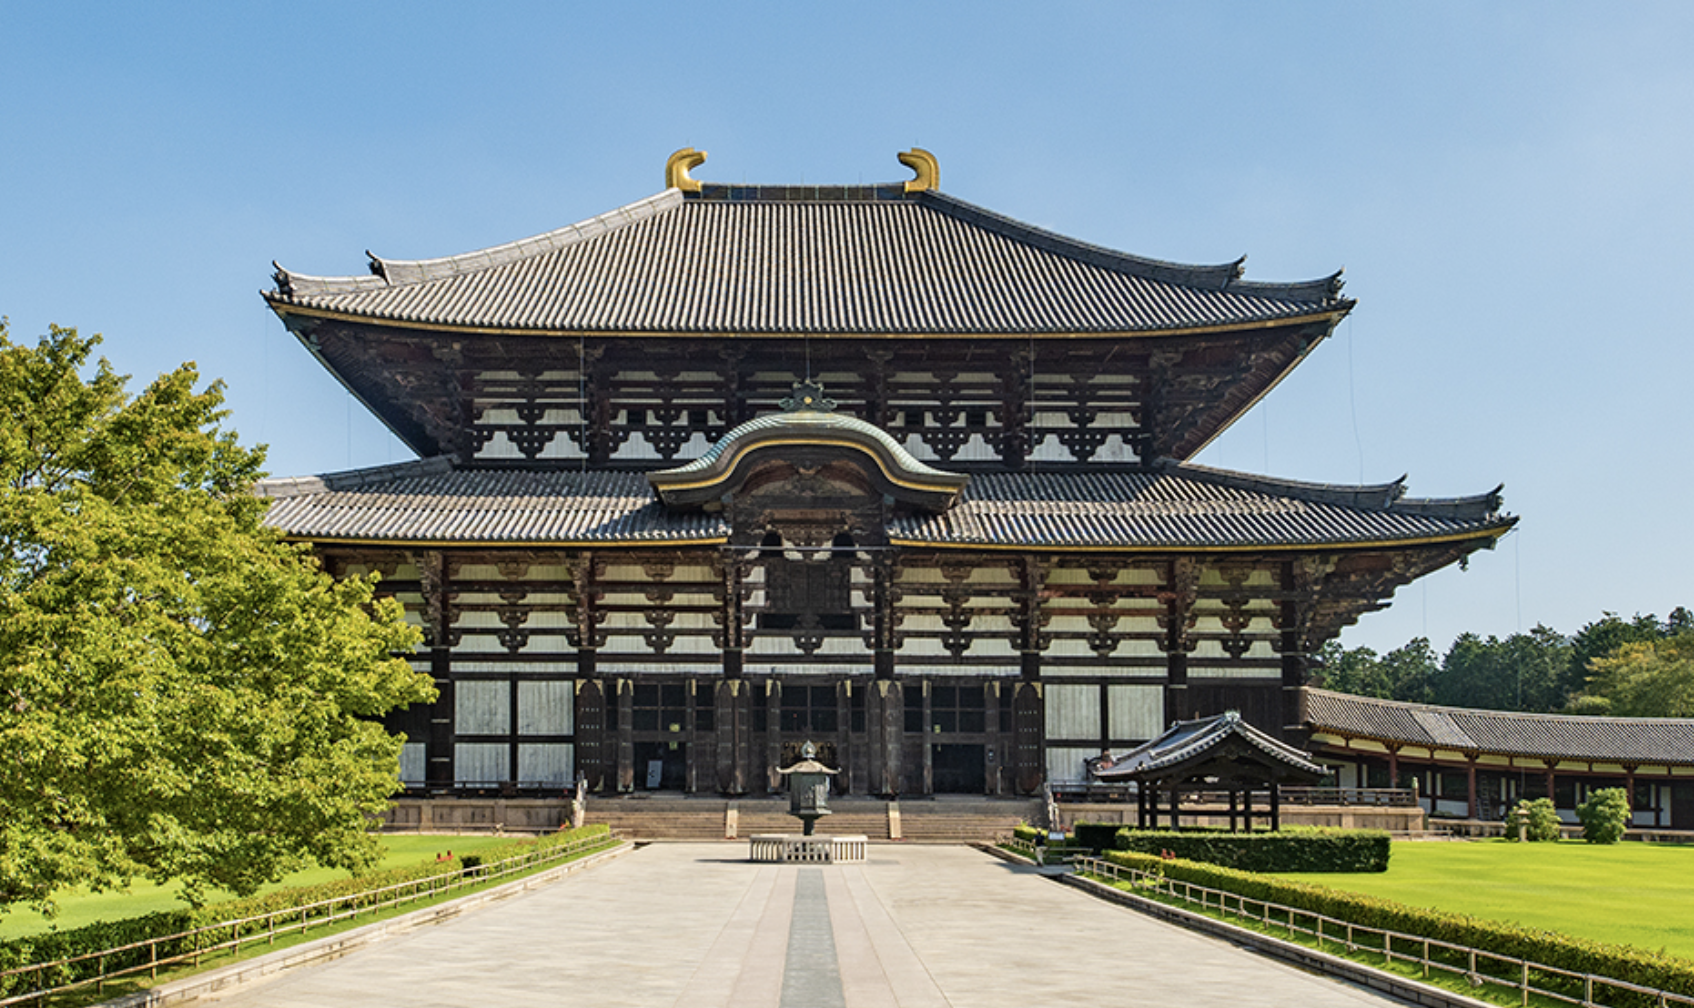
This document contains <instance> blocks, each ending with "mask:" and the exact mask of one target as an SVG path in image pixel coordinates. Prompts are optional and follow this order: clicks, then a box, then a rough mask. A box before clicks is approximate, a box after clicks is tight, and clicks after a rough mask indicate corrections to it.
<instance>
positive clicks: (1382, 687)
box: [1316, 640, 1389, 699]
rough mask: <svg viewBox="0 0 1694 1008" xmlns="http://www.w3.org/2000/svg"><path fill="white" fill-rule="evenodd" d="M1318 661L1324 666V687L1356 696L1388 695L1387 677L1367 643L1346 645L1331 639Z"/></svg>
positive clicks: (1321, 649) (1324, 646)
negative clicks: (1358, 645)
mask: <svg viewBox="0 0 1694 1008" xmlns="http://www.w3.org/2000/svg"><path fill="white" fill-rule="evenodd" d="M1316 664H1317V666H1318V667H1319V668H1320V669H1322V674H1323V688H1324V689H1330V690H1335V691H1336V692H1337V693H1352V694H1353V695H1355V696H1368V697H1382V698H1385V699H1386V698H1387V696H1388V686H1389V684H1388V677H1387V676H1386V675H1385V674H1384V673H1383V669H1382V663H1381V662H1380V661H1378V660H1377V657H1376V652H1375V651H1373V650H1371V649H1370V648H1368V647H1361V648H1344V647H1342V646H1341V642H1340V641H1333V640H1332V641H1328V642H1326V643H1325V644H1324V645H1323V646H1322V647H1321V648H1319V649H1318V653H1317V662H1316Z"/></svg>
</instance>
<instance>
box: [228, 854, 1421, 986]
mask: <svg viewBox="0 0 1694 1008" xmlns="http://www.w3.org/2000/svg"><path fill="white" fill-rule="evenodd" d="M745 854H746V845H745V844H655V845H653V846H649V847H646V848H644V849H642V850H639V851H636V852H635V853H633V854H631V855H629V856H627V857H623V858H620V859H617V860H615V861H612V862H610V863H608V864H606V865H604V866H601V867H599V868H595V869H593V870H591V871H588V872H584V873H582V874H580V875H574V876H571V877H570V878H567V879H565V880H563V881H560V882H558V883H556V884H554V885H552V886H549V887H546V888H543V889H539V890H537V891H535V892H533V893H530V894H527V895H524V896H520V897H516V898H513V899H509V900H503V901H500V902H498V903H494V904H491V905H489V906H487V907H484V908H481V909H478V910H475V911H473V912H470V913H468V914H466V915H464V916H462V917H459V918H457V919H455V920H454V921H452V922H451V923H448V924H443V925H440V926H435V927H428V928H422V929H419V930H417V931H413V932H411V933H409V934H406V935H403V936H401V937H398V938H395V939H392V940H390V941H387V942H383V943H381V944H378V945H374V946H371V947H369V948H366V949H364V950H362V951H359V952H356V953H353V954H352V955H349V956H347V957H346V958H343V959H339V960H335V961H333V962H328V963H324V964H321V965H317V966H310V967H304V968H301V969H297V970H294V971H291V972H288V973H285V974H282V975H280V976H279V977H277V978H275V979H271V980H268V981H265V982H261V983H257V984H254V985H251V986H248V987H245V988H241V989H238V990H236V991H233V992H230V993H226V994H224V995H223V996H221V997H214V998H208V999H206V1000H205V1001H203V1002H202V1003H207V1004H213V1003H215V1004H217V1005H219V1006H237V1005H254V1006H260V1005H262V1006H274V1008H295V1006H298V1008H306V1006H311V1008H333V1006H340V1005H348V1006H351V1005H370V1004H384V1005H415V1006H435V1005H443V1006H446V1005H452V1006H461V1005H503V1006H505V1005H510V1006H529V1005H535V1006H543V1005H544V1006H547V1008H560V1006H576V1005H582V1006H624V1005H628V1006H637V1005H638V1006H643V1008H647V1006H672V1005H675V1006H687V1008H717V1006H729V1005H734V1006H736V1008H837V1006H838V1008H930V1006H943V1005H953V1006H961V1008H962V1006H972V1008H998V1006H1007V1008H1010V1006H1017V1008H1028V1006H1030V1005H1036V1004H1051V1005H1095V1004H1111V1005H1130V1004H1133V1005H1170V1006H1183V1008H1204V1006H1210V1005H1216V1006H1226V1005H1227V1006H1231V1008H1252V1006H1258V1005H1265V1006H1270V1005H1275V1006H1278V1008H1285V1006H1297V1008H1331V1006H1362V1005H1374V1006H1382V1005H1384V1004H1389V1003H1393V1002H1389V1001H1386V1000H1385V999H1383V998H1380V997H1378V996H1376V995H1374V994H1370V993H1368V992H1365V991H1362V990H1359V989H1357V988H1354V987H1350V986H1347V985H1345V984H1342V983H1340V982H1337V981H1334V980H1329V979H1325V978H1322V977H1317V976H1313V975H1310V974H1307V973H1303V972H1301V971H1299V970H1296V969H1293V968H1291V967H1288V966H1283V965H1281V964H1278V963H1275V962H1272V961H1270V960H1267V959H1264V958H1262V957H1259V956H1256V955H1253V954H1251V953H1249V952H1245V951H1242V950H1241V949H1238V948H1235V947H1234V946H1231V945H1228V944H1225V943H1223V942H1220V941H1216V940H1214V939H1209V938H1203V937H1200V936H1197V935H1194V934H1191V933H1189V932H1187V931H1183V930H1181V929H1179V928H1175V927H1171V926H1169V925H1165V924H1161V923H1158V922H1157V921H1153V920H1151V919H1149V918H1147V917H1143V916H1141V915H1140V914H1137V913H1135V912H1133V911H1130V910H1126V909H1124V908H1122V907H1117V906H1113V905H1111V904H1108V903H1104V902H1101V901H1099V900H1095V899H1092V898H1090V897H1088V896H1086V895H1084V894H1082V893H1080V892H1078V891H1076V890H1073V889H1070V888H1067V887H1064V886H1060V885H1057V884H1055V883H1054V882H1052V881H1050V880H1047V879H1043V878H1041V877H1040V876H1039V875H1037V874H1036V873H1035V872H1034V871H1033V870H1031V869H1027V868H1020V867H1016V866H1012V865H1008V864H1005V863H1003V862H1000V861H997V860H995V859H994V858H991V857H989V856H988V855H986V854H983V853H981V852H980V851H976V850H971V849H969V848H964V847H899V846H884V845H877V846H873V847H872V848H871V859H870V861H869V862H868V863H867V864H865V865H862V866H839V865H838V866H830V867H798V866H774V865H753V864H748V863H746V862H744V861H741V860H739V859H740V858H742V857H744V856H745Z"/></svg>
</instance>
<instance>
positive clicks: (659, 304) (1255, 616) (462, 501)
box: [260, 176, 1513, 795]
mask: <svg viewBox="0 0 1694 1008" xmlns="http://www.w3.org/2000/svg"><path fill="white" fill-rule="evenodd" d="M673 181H675V180H674V179H673ZM931 182H933V176H932V178H931ZM925 184H926V185H927V184H929V183H925ZM911 185H912V184H911V183H908V184H907V185H906V187H905V188H902V187H901V186H900V185H899V184H895V185H894V186H864V187H810V188H806V189H802V187H713V186H710V185H707V186H705V187H704V188H703V189H701V188H699V187H698V186H696V188H694V189H689V188H687V187H686V186H683V187H682V188H680V189H678V188H672V189H670V190H668V191H667V192H666V193H664V194H661V195H660V196H658V197H653V198H652V199H650V200H646V201H643V202H642V203H640V204H633V205H632V206H631V207H629V208H625V209H624V210H622V211H619V212H618V213H617V214H614V215H607V217H604V218H596V219H594V220H593V221H590V222H585V223H584V224H583V225H578V226H575V228H573V229H565V230H564V231H560V232H553V233H550V234H549V235H546V236H542V237H540V238H538V239H534V240H532V241H531V243H529V244H527V245H526V244H525V243H518V244H517V245H514V246H510V247H502V248H501V249H496V250H490V251H489V252H487V253H479V254H476V255H474V256H467V257H459V258H455V259H452V260H437V261H432V262H429V263H401V262H395V261H387V260H380V259H373V264H372V269H373V274H374V276H372V277H362V278H330V279H323V278H312V277H306V276H303V275H300V274H294V273H290V272H289V271H287V270H283V269H280V268H279V269H278V272H277V275H276V278H277V289H276V290H275V291H274V292H272V293H270V294H268V295H267V298H268V299H269V301H270V303H271V306H272V308H273V309H274V310H275V311H276V312H277V313H278V315H279V317H280V318H281V319H282V321H283V322H284V323H285V325H286V326H287V327H288V328H289V330H290V331H291V332H293V333H294V334H295V335H296V336H297V337H298V338H299V339H300V340H301V342H302V343H303V344H304V345H305V346H306V347H307V348H308V349H309V350H310V351H311V352H312V353H313V354H314V355H316V356H317V357H318V358H319V359H320V360H321V361H322V362H323V363H324V364H325V366H326V367H329V368H330V369H331V370H332V371H334V372H335V373H336V374H337V376H338V377H339V378H340V379H341V380H342V381H343V382H344V383H345V384H346V385H347V387H348V388H349V389H350V390H351V391H353V392H354V393H355V394H356V395H358V396H359V397H360V399H361V401H363V402H364V403H365V404H366V405H368V406H369V407H370V408H371V409H372V410H374V411H375V412H376V413H377V414H378V415H379V416H380V417H381V418H382V419H383V421H384V422H385V423H386V424H387V425H388V426H389V427H390V428H391V429H392V430H393V431H394V432H395V433H396V434H397V435H398V436H399V437H401V438H402V439H403V440H404V441H405V442H406V443H407V444H409V445H410V446H412V447H413V448H414V449H415V450H417V451H418V453H419V455H420V456H422V459H421V460H420V461H419V462H416V463H407V464H403V465H400V466H393V467H384V468H381V469H377V470H369V471H364V472H359V473H348V474H335V475H331V476H325V477H321V478H308V479H303V480H278V481H270V482H269V483H267V484H266V485H262V486H261V488H260V492H261V493H265V494H268V495H270V496H272V497H275V498H277V503H276V505H275V506H274V507H273V510H272V513H271V519H270V520H271V521H272V523H273V524H275V525H276V526H277V527H279V528H281V529H283V530H284V531H285V532H286V533H287V534H289V535H290V536H293V537H295V538H298V539H300V540H303V541H309V542H313V543H315V544H316V545H317V547H318V549H319V551H320V553H321V555H322V556H323V557H324V559H325V562H326V563H327V564H328V565H329V567H330V569H331V570H332V571H334V572H335V573H337V574H347V573H355V572H361V571H379V572H381V573H382V575H383V577H384V585H385V586H386V590H389V591H392V592H394V593H395V594H396V596H397V597H399V598H400V599H401V600H402V601H403V602H404V603H405V604H406V606H407V608H408V611H409V612H410V613H411V614H413V616H414V618H415V619H416V620H417V621H418V623H419V624H420V626H421V627H422V628H423V630H424V632H425V636H426V644H425V647H424V649H423V650H421V651H420V652H419V653H418V655H416V656H415V657H414V661H415V662H416V663H417V664H418V666H419V667H420V668H427V669H428V671H429V672H430V673H431V674H432V675H433V676H434V677H435V680H436V683H437V685H438V686H439V688H440V698H439V699H438V700H437V701H436V703H435V704H433V705H432V706H430V707H428V708H418V709H413V710H410V711H406V712H404V713H402V714H400V715H398V716H396V717H395V718H394V719H393V722H392V724H393V727H394V728H396V729H398V730H401V731H404V732H405V733H406V735H407V738H408V745H407V755H406V758H405V767H404V777H405V780H406V782H407V783H408V785H409V786H411V787H414V788H417V789H419V790H425V791H430V792H453V791H460V792H463V791H483V790H499V791H514V790H519V791H521V790H526V789H557V788H561V787H565V786H567V785H568V784H569V783H570V782H571V781H573V780H574V779H576V778H577V777H579V776H581V777H586V779H587V780H588V782H589V785H590V786H591V787H593V788H595V789H600V790H608V791H613V790H631V789H643V788H650V787H655V788H664V789H673V790H683V791H692V792H713V793H724V794H742V793H756V792H763V791H765V790H767V789H770V788H773V787H775V786H776V785H777V783H778V782H777V779H776V775H775V768H776V767H778V766H780V765H784V764H786V763H788V762H792V752H793V751H794V750H795V749H796V747H797V746H798V745H799V744H800V743H801V742H802V741H805V740H807V739H810V740H812V741H815V742H817V743H819V745H820V748H821V750H822V754H823V758H824V759H825V761H826V762H830V763H831V764H832V765H836V766H839V767H840V768H841V770H842V773H841V774H840V776H838V777H837V778H835V780H836V784H837V787H838V788H839V789H841V790H843V791H846V792H851V793H865V794H876V795H894V794H927V793H933V792H969V793H985V794H997V795H1001V794H1029V793H1032V792H1035V791H1038V790H1039V789H1040V787H1041V785H1042V783H1043V782H1044V781H1047V780H1050V779H1063V780H1074V779H1081V776H1082V773H1083V760H1085V759H1086V758H1087V757H1090V756H1093V755H1096V754H1098V753H1099V752H1100V751H1101V750H1103V749H1106V748H1114V747H1115V748H1123V747H1126V746H1129V745H1133V744H1137V743H1140V742H1143V741H1145V740H1147V739H1149V738H1151V737H1153V736H1155V735H1157V734H1159V732H1161V731H1162V730H1163V729H1164V728H1165V726H1166V725H1167V724H1169V723H1170V722H1171V721H1173V720H1179V719H1184V718H1191V717H1200V716H1206V715H1210V714H1216V713H1221V712H1223V711H1225V710H1238V711H1240V712H1242V714H1243V715H1244V716H1245V717H1246V718H1247V719H1248V720H1249V721H1251V722H1252V723H1254V724H1256V725H1258V726H1260V727H1262V728H1263V729H1265V730H1266V731H1269V732H1271V733H1273V734H1277V735H1282V734H1285V733H1287V732H1290V731H1295V730H1297V727H1298V721H1297V716H1298V711H1297V704H1296V702H1295V696H1296V691H1297V690H1298V689H1299V687H1300V686H1301V685H1302V684H1303V682H1304V679H1305V669H1306V659H1307V656H1308V655H1309V654H1310V653H1311V652H1312V651H1313V650H1314V649H1315V648H1316V647H1317V646H1318V645H1319V644H1321V643H1322V642H1323V641H1324V640H1326V639H1328V638H1329V637H1331V636H1333V635H1334V634H1335V633H1336V632H1337V631H1338V630H1339V629H1340V627H1341V626H1343V625H1345V624H1347V623H1349V622H1351V621H1352V620H1354V619H1356V618H1357V617H1358V615H1359V614H1360V613H1362V612H1365V611H1368V610H1370V609H1373V608H1377V607H1379V606H1381V605H1383V604H1385V603H1386V600H1387V598H1388V597H1389V596H1390V595H1391V594H1392V592H1393V591H1394V590H1395V589H1396V588H1397V587H1398V586H1400V585H1402V584H1405V583H1407V582H1408V581H1410V580H1412V579H1413V578H1415V577H1417V576H1419V575H1421V574H1423V573H1426V572H1428V571H1431V570H1434V569H1436V568H1439V567H1442V566H1444V565H1446V564H1449V563H1451V562H1454V561H1456V560H1459V559H1461V558H1463V557H1464V556H1466V555H1467V554H1469V553H1470V552H1472V551H1474V550H1476V549H1479V548H1483V547H1486V546H1489V545H1491V544H1492V543H1493V542H1494V540H1495V539H1497V538H1498V537H1499V536H1500V535H1501V534H1503V533H1504V532H1505V531H1506V530H1507V529H1509V528H1510V526H1511V524H1512V521H1513V519H1510V518H1508V517H1503V516H1502V515H1500V514H1499V512H1498V503H1499V501H1498V497H1497V496H1496V495H1484V496H1482V497H1477V498H1466V499H1460V500H1454V501H1410V500H1404V499H1402V498H1401V489H1402V488H1401V487H1400V486H1399V485H1398V484H1390V485H1386V486H1379V487H1343V488H1337V487H1317V486H1311V485H1306V484H1297V483H1289V482H1285V481H1278V480H1273V479H1266V478H1262V477H1255V476H1248V475H1244V474H1237V473H1220V472H1217V471H1214V470H1207V469H1203V468H1201V467H1197V466H1191V465H1188V464H1186V462H1185V460H1187V459H1189V458H1190V457H1192V456H1193V455H1194V454H1195V453H1196V452H1197V451H1199V450H1200V448H1202V447H1203V446H1204V445H1205V444H1206V443H1207V442H1208V441H1210V440H1211V439H1212V438H1213V437H1215V436H1216V435H1217V433H1218V432H1219V431H1221V430H1222V429H1223V428H1225V427H1226V426H1228V424H1230V423H1231V422H1233V421H1234V420H1235V419H1236V418H1237V417H1239V416H1240V415H1241V414H1242V413H1243V412H1244V411H1245V410H1246V409H1247V408H1248V407H1250V406H1251V405H1252V403H1253V402H1255V401H1256V400H1257V399H1258V398H1259V397H1260V396H1262V395H1264V394H1265V393H1266V392H1267V391H1269V390H1270V389H1271V388H1272V387H1274V385H1275V384H1276V383H1277V382H1278V381H1280V380H1281V378H1282V377H1283V376H1285V375H1286V374H1287V373H1288V372H1289V371H1290V370H1291V369H1292V368H1293V367H1294V366H1295V365H1296V364H1297V363H1298V362H1299V361H1300V360H1301V359H1303V357H1304V355H1305V354H1306V353H1308V352H1309V351H1311V349H1312V348H1313V347H1314V346H1316V345H1317V344H1318V343H1319V342H1321V341H1322V340H1323V339H1324V338H1325V337H1326V336H1327V335H1328V333H1329V332H1330V331H1331V330H1332V329H1333V327H1334V326H1335V324H1336V323H1337V322H1338V321H1339V319H1340V318H1341V317H1343V316H1344V315H1345V314H1346V312H1347V311H1348V310H1350V308H1351V306H1352V302H1350V301H1346V300H1344V299H1341V298H1339V296H1338V294H1337V291H1338V288H1339V285H1338V283H1337V282H1336V281H1335V279H1334V278H1328V279H1326V280H1323V281H1315V282H1312V283H1308V284H1291V285H1265V284H1249V283H1246V282H1244V281H1239V280H1238V277H1239V273H1240V270H1239V264H1226V265H1225V266H1222V267H1180V266H1174V265H1171V264H1168V263H1159V262H1156V261H1152V260H1140V259H1135V258H1134V257H1130V256H1125V255H1122V254H1119V253H1110V252H1107V251H1105V250H1101V249H1095V248H1092V247H1089V246H1082V245H1079V244H1076V243H1071V242H1069V241H1068V240H1067V239H1062V238H1060V237H1059V236H1054V235H1050V234H1047V233H1045V232H1039V231H1036V230H1035V229H1032V228H1029V227H1028V226H1027V225H1020V224H1017V223H1016V222H1012V221H1009V220H1007V219H1005V218H1000V217H997V216H994V215H990V214H988V213H987V212H986V211H981V210H978V209H976V208H973V207H970V206H969V205H968V204H963V203H961V202H959V201H956V200H953V199H951V198H950V197H944V196H942V195H941V194H939V193H937V192H934V191H933V190H926V189H923V188H922V187H919V188H918V189H913V188H911ZM691 229H692V230H691ZM784 229H786V230H784ZM770 233H775V234H777V236H778V238H780V239H781V240H782V241H786V242H788V244H786V245H781V248H780V249H777V250H776V251H772V250H771V249H769V248H765V246H763V245H758V243H759V242H766V243H768V242H771V241H775V240H776V239H771V238H770V237H769V234H770ZM738 243H739V244H738ZM779 244H780V243H779ZM755 246H757V249H762V250H763V251H761V252H760V254H758V255H754V254H751V253H750V252H747V251H746V250H747V249H753V248H755ZM757 249H756V250H757ZM799 261H804V263H805V268H799V267H796V266H794V265H793V264H794V262H799ZM655 270H659V271H660V272H659V273H655V272H654V271H655ZM867 277H870V278H875V277H882V278H883V279H880V280H876V281H875V282H871V281H870V280H866V279H865V278H867ZM690 312H692V314H690ZM596 313H598V314H596ZM812 383H816V385H814V384H812ZM818 386H821V388H822V389H826V390H827V392H828V395H829V397H830V398H831V399H832V400H833V402H831V403H829V404H828V407H827V408H822V409H814V410H812V413H811V415H812V420H810V421H808V422H811V423H814V424H815V425H817V430H818V431H821V433H818V434H815V435H810V434H805V432H804V431H801V430H800V429H799V428H798V427H795V428H794V429H784V430H780V431H778V433H779V434H780V435H781V436H780V437H777V436H775V435H773V434H771V432H770V430H767V429H766V428H767V427H768V426H769V425H764V426H761V425H762V424H765V421H764V420H763V419H761V418H770V417H772V416H775V415H776V414H777V412H778V411H779V410H780V409H782V408H783V400H784V399H785V398H788V397H791V396H792V395H795V394H797V390H798V389H800V388H802V387H805V388H814V387H818ZM788 407H789V408H790V409H792V408H794V407H793V403H792V402H790V403H789V404H788ZM796 422H797V423H798V421H796ZM775 423H776V427H777V428H780V427H781V421H780V420H779V421H776V422H775ZM773 438H774V440H773ZM731 452H742V453H744V454H745V461H744V464H743V463H741V462H738V463H736V465H737V466H738V468H734V471H733V473H732V474H726V473H728V470H725V472H724V473H719V474H718V475H715V476H709V477H703V480H704V482H701V483H699V484H698V485H700V486H704V487H706V490H705V491H700V492H697V493H695V494H694V496H693V497H686V495H684V497H685V498H686V499H684V497H679V498H676V499H671V498H664V497H663V491H664V482H663V481H664V480H666V479H681V477H679V476H675V475H674V474H678V473H683V474H686V473H688V472H691V471H692V470H691V468H690V467H691V466H698V465H699V464H700V463H701V462H704V461H706V460H710V459H713V458H722V457H724V456H725V455H726V454H728V453H731ZM737 457H738V458H739V457H740V456H737ZM725 465H728V463H725ZM667 473H670V474H673V475H672V476H667V475H666V474H667ZM902 474H904V475H902ZM914 474H915V475H914ZM908 477H909V478H908ZM966 477H968V480H967V479H966ZM648 479H651V480H652V482H653V484H654V485H655V486H659V487H660V491H661V492H660V493H659V494H655V493H654V491H653V490H652V489H651V488H649V486H648V483H647V480H648ZM713 480H721V485H720V484H719V483H715V482H712V481H713ZM925 480H929V481H930V482H931V484H933V485H930V484H925ZM949 480H950V481H951V482H949ZM697 482H698V481H697ZM691 485H692V484H691ZM961 486H963V490H962V491H961V490H960V487H961ZM914 488H915V489H914ZM679 501H680V503H679Z"/></svg>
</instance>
